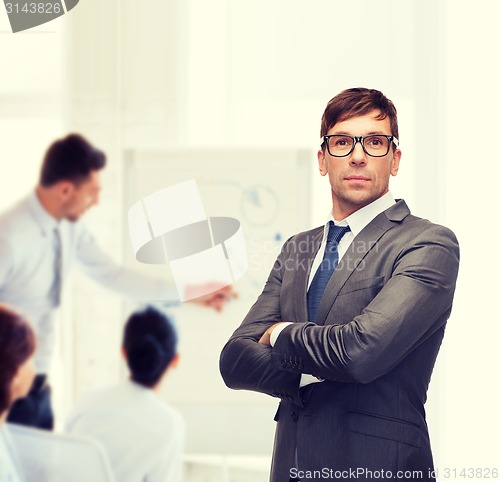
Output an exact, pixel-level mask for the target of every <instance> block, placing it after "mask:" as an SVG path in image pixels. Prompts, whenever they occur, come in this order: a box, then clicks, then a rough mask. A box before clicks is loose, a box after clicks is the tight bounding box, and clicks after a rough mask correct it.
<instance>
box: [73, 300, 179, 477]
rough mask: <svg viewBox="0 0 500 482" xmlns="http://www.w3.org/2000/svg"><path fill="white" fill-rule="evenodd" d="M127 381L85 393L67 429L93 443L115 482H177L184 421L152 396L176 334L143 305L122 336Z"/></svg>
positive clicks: (171, 357)
mask: <svg viewBox="0 0 500 482" xmlns="http://www.w3.org/2000/svg"><path fill="white" fill-rule="evenodd" d="M122 352H123V355H124V357H125V359H126V361H127V364H128V367H129V369H130V380H127V381H125V382H123V383H120V384H119V385H116V386H113V387H109V388H105V389H101V390H96V391H94V392H92V393H89V394H87V395H86V396H85V397H84V398H83V399H82V400H81V401H80V403H79V404H78V406H77V408H76V410H75V411H74V413H73V414H72V415H71V417H70V418H69V421H68V422H67V425H66V430H67V431H68V432H71V433H75V434H80V435H85V436H88V437H92V438H94V439H96V440H98V441H99V442H100V443H101V444H102V445H103V446H104V448H105V450H106V452H107V454H108V457H109V461H110V463H111V466H112V468H113V472H114V474H115V479H116V480H117V481H120V482H142V481H144V480H147V481H148V482H160V481H161V482H178V481H180V480H181V478H182V477H181V475H182V453H183V442H184V423H183V421H182V419H181V417H180V415H179V414H178V413H177V412H176V411H174V410H173V409H172V408H171V407H169V406H168V405H166V404H165V403H164V402H162V401H161V400H160V399H159V398H158V397H157V396H156V393H157V391H158V390H159V388H160V385H161V384H162V382H163V380H164V379H165V375H166V373H167V372H168V369H169V368H171V367H175V366H176V365H177V363H178V360H179V355H178V354H177V335H176V332H175V330H174V328H173V326H172V324H171V323H170V321H169V320H168V319H167V317H166V316H165V315H163V314H162V313H160V312H159V311H157V310H156V309H154V308H151V307H147V308H145V309H143V310H141V311H137V312H135V313H133V314H132V315H131V316H130V318H129V319H128V321H127V324H126V326H125V332H124V337H123V346H122Z"/></svg>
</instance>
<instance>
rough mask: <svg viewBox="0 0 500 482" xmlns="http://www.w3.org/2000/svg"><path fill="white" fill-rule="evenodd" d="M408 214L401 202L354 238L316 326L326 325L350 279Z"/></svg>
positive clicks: (326, 294)
mask: <svg viewBox="0 0 500 482" xmlns="http://www.w3.org/2000/svg"><path fill="white" fill-rule="evenodd" d="M408 214H410V210H409V209H408V206H407V205H406V203H405V202H404V201H403V200H399V201H398V202H397V203H396V204H394V205H393V206H391V207H390V208H389V209H387V210H386V211H384V212H382V213H380V214H379V215H378V216H376V217H375V218H374V219H373V221H371V222H370V223H369V224H367V225H366V226H365V227H364V228H363V230H362V231H361V232H360V233H359V234H358V235H357V236H356V237H355V238H354V240H353V241H352V243H351V245H350V246H349V248H348V250H347V251H346V253H345V254H344V256H343V257H342V259H341V260H340V263H339V265H338V266H337V269H336V270H335V272H334V273H333V275H332V277H331V278H330V281H329V282H328V284H327V285H326V288H325V292H324V294H323V297H322V298H321V302H320V304H319V307H318V312H317V315H316V324H318V325H324V323H325V321H326V318H327V316H328V313H329V312H330V310H331V308H332V305H333V303H334V302H335V300H336V298H337V296H338V294H339V292H340V290H341V289H342V287H343V286H344V285H345V283H346V282H347V280H348V279H349V277H350V276H351V275H352V274H353V273H354V272H356V270H357V269H358V267H359V266H360V263H361V262H362V261H363V259H364V258H365V256H366V255H367V254H368V253H369V252H370V251H371V250H372V249H374V248H375V247H376V245H377V243H378V242H379V240H380V238H381V237H382V236H383V235H384V234H385V233H386V232H387V231H388V230H389V229H391V228H392V227H393V226H394V225H395V224H396V223H399V222H401V221H402V220H403V219H404V218H405V217H406V216H407V215H408ZM361 266H362V265H361ZM306 289H307V287H306ZM306 316H307V315H306Z"/></svg>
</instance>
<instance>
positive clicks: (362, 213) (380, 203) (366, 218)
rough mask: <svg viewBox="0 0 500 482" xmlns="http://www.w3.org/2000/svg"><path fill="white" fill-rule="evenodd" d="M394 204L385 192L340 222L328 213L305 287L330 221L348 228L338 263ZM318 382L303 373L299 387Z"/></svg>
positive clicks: (322, 252)
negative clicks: (357, 239) (365, 230)
mask: <svg viewBox="0 0 500 482" xmlns="http://www.w3.org/2000/svg"><path fill="white" fill-rule="evenodd" d="M395 202H396V201H395V200H394V197H393V196H392V194H391V193H390V192H387V193H386V194H384V195H383V196H381V197H379V198H378V199H376V200H375V201H373V202H371V203H370V204H367V205H366V206H363V207H362V208H361V209H358V210H357V211H356V212H354V213H352V214H351V215H350V216H347V217H346V218H345V219H343V220H342V221H337V220H335V219H334V217H333V211H330V213H329V215H328V219H327V220H326V223H325V227H324V229H323V239H322V240H321V245H320V247H319V250H318V252H317V253H316V256H315V258H314V262H313V264H312V267H311V272H310V273H309V279H308V283H307V287H308V288H309V287H310V286H311V283H312V280H313V279H314V275H315V274H316V271H317V270H318V268H319V265H320V264H321V262H322V261H323V256H324V255H325V248H326V240H327V238H328V231H329V228H330V221H333V223H334V224H335V225H336V226H349V228H350V231H347V233H345V234H344V236H342V239H341V240H340V242H339V244H338V246H337V251H338V254H339V261H340V260H341V259H342V257H343V256H344V254H345V253H346V252H347V250H348V248H349V246H350V245H351V243H352V241H353V240H354V238H355V237H356V236H357V235H358V234H359V233H360V232H361V231H362V230H363V228H365V226H367V225H368V224H370V223H371V222H372V221H373V220H374V219H375V218H376V217H377V216H378V215H379V214H380V213H382V212H384V211H385V210H386V209H389V208H390V207H391V206H392V205H393V204H395ZM290 324H291V323H290V322H287V323H282V324H281V325H279V326H277V327H276V328H275V329H274V330H273V332H272V333H271V346H274V345H275V344H276V340H277V339H278V336H279V335H280V333H281V332H282V331H283V330H284V329H285V328H286V327H287V326H288V325H290ZM319 381H322V380H318V379H317V378H316V377H314V376H313V375H309V374H305V373H304V374H302V376H301V379H300V386H301V387H304V386H306V385H309V384H310V383H317V382H319Z"/></svg>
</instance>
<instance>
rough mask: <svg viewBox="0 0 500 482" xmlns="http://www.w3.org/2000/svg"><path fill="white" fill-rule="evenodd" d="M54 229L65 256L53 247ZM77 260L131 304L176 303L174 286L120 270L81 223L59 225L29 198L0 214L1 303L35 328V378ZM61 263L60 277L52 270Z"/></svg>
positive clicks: (47, 357) (45, 364)
mask: <svg viewBox="0 0 500 482" xmlns="http://www.w3.org/2000/svg"><path fill="white" fill-rule="evenodd" d="M56 228H57V229H58V230H59V236H60V238H61V239H60V241H61V245H62V253H58V252H57V250H56V248H55V246H57V243H58V240H57V239H56V233H55V231H54V230H55V229H56ZM58 254H60V260H59V261H58V260H56V256H58ZM74 260H76V261H77V262H78V263H79V265H80V266H81V268H82V270H83V271H84V272H85V273H86V274H88V275H89V276H90V277H92V278H93V279H94V280H96V281H97V282H99V283H100V284H102V285H103V286H105V287H107V288H110V289H112V290H114V291H117V292H119V293H121V294H123V295H125V296H127V297H128V298H129V299H131V300H136V301H155V300H164V301H174V300H178V295H177V292H176V290H175V286H174V285H173V284H170V283H169V282H168V281H167V280H160V279H153V278H149V277H146V276H143V275H140V274H139V273H137V272H134V271H131V270H128V269H126V268H124V267H122V266H120V265H118V264H117V263H115V262H114V261H113V260H112V259H111V258H110V257H109V256H108V255H107V254H106V253H105V252H104V251H102V249H101V248H100V247H99V246H98V244H97V243H96V241H95V239H94V238H93V236H92V235H91V234H90V233H89V231H88V230H87V229H86V227H85V225H84V224H83V223H82V222H81V221H77V222H70V221H67V220H65V219H63V220H61V221H57V220H56V219H55V218H53V217H52V216H50V215H49V214H48V213H47V211H46V210H45V209H44V208H43V206H42V204H41V203H40V201H39V199H38V197H37V195H36V193H35V192H33V193H31V194H30V195H29V196H28V197H27V198H25V199H23V200H22V201H21V202H19V203H18V204H17V205H15V206H14V207H13V208H11V209H10V210H9V211H7V212H4V213H3V214H1V215H0V302H4V303H8V304H10V305H11V306H13V307H15V308H16V309H18V310H19V311H22V312H23V313H24V314H25V315H26V317H27V318H28V319H29V320H30V321H31V323H32V324H33V326H34V329H35V331H36V334H37V350H36V359H35V362H36V369H37V373H42V374H45V373H47V372H48V370H49V367H50V361H51V357H52V354H53V352H54V343H55V322H54V318H55V317H54V315H55V310H56V308H57V307H58V305H59V298H60V297H59V292H60V288H61V287H60V286H54V284H55V283H56V284H58V285H60V284H61V282H62V283H64V280H65V279H66V277H67V276H68V274H69V271H70V268H71V266H72V264H73V261H74ZM58 264H60V265H61V272H60V276H57V274H56V273H55V269H54V266H56V265H58Z"/></svg>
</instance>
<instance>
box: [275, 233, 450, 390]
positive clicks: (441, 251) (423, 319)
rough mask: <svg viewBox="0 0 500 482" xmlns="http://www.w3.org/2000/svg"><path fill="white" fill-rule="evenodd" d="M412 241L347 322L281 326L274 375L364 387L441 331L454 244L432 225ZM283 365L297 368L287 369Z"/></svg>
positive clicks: (446, 304) (447, 301) (447, 298)
mask: <svg viewBox="0 0 500 482" xmlns="http://www.w3.org/2000/svg"><path fill="white" fill-rule="evenodd" d="M412 241H413V242H412V243H411V245H407V246H402V249H401V251H400V252H399V254H398V256H397V257H396V259H395V262H394V265H393V271H392V273H389V274H388V279H387V281H386V284H385V285H384V287H383V288H382V290H381V291H380V292H379V293H378V294H377V295H376V296H375V298H373V300H372V301H371V302H370V303H369V304H368V306H366V307H365V308H364V309H362V310H361V309H360V314H359V315H358V316H356V317H355V318H354V319H353V320H352V321H350V322H348V323H345V324H338V323H337V324H335V320H327V323H328V324H326V325H324V326H317V325H315V324H312V323H305V324H304V323H302V324H293V325H290V326H287V327H286V328H285V329H284V330H283V331H282V332H281V334H280V335H279V337H278V339H277V341H276V344H275V346H274V349H273V353H272V365H273V366H274V367H275V369H277V370H283V371H290V372H299V371H300V372H303V373H311V374H314V375H316V376H320V377H322V378H325V379H328V380H332V381H341V382H358V383H368V382H370V381H372V380H374V379H376V378H378V377H380V376H382V375H384V374H385V373H387V372H389V371H390V370H391V369H393V368H394V367H395V366H396V365H397V364H398V363H399V362H400V361H401V360H402V359H403V358H404V357H406V356H407V355H408V354H409V353H410V352H411V351H412V350H413V349H414V348H415V347H417V346H418V345H419V344H420V343H422V342H423V341H425V340H426V339H427V338H428V337H430V336H431V335H432V334H433V333H435V332H436V330H438V329H439V328H441V327H443V326H444V324H445V323H446V320H447V319H448V317H449V314H450V312H451V306H452V300H453V294H454V290H455V283H456V278H457V274H458V262H459V250H458V243H457V241H456V238H455V236H454V235H453V233H452V232H451V231H450V230H448V229H447V228H444V227H442V226H438V225H430V227H429V228H428V229H426V230H424V231H423V232H421V233H420V234H419V235H417V237H416V238H414V239H413V240H412ZM289 359H295V360H297V363H296V364H295V365H294V364H289V363H286V362H285V360H289Z"/></svg>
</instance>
